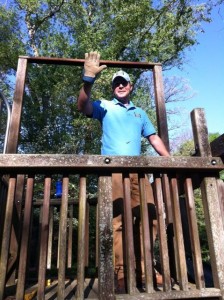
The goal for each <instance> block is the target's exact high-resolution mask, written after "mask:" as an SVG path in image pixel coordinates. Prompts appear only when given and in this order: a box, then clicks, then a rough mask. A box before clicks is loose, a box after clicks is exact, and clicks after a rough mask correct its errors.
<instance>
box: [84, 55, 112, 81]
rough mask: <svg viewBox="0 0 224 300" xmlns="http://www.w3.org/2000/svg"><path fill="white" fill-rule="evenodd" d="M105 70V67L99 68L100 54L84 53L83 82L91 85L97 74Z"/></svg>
mask: <svg viewBox="0 0 224 300" xmlns="http://www.w3.org/2000/svg"><path fill="white" fill-rule="evenodd" d="M106 68H107V66H106V65H102V66H100V53H98V52H97V51H94V52H89V53H85V62H84V76H83V80H84V81H87V82H89V83H93V82H94V81H95V79H96V76H97V74H99V73H100V72H101V71H102V70H104V69H106Z"/></svg>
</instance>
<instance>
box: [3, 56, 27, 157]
mask: <svg viewBox="0 0 224 300" xmlns="http://www.w3.org/2000/svg"><path fill="white" fill-rule="evenodd" d="M26 70H27V59H24V58H19V60H18V67H17V73H16V87H15V92H14V98H13V105H12V115H11V122H10V127H9V137H8V142H7V148H6V153H16V152H17V146H18V139H19V130H20V123H21V114H22V105H23V92H24V87H25V79H26Z"/></svg>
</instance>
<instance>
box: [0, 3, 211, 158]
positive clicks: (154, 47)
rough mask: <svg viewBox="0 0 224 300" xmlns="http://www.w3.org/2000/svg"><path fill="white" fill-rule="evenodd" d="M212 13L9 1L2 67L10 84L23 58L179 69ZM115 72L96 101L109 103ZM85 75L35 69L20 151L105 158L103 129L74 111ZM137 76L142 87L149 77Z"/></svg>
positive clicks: (165, 6)
mask: <svg viewBox="0 0 224 300" xmlns="http://www.w3.org/2000/svg"><path fill="white" fill-rule="evenodd" d="M213 5H214V3H213V2H211V1H207V2H205V3H204V4H197V5H196V4H194V2H192V1H190V0H184V1H183V0H172V1H163V2H162V1H148V0H139V1H133V0H127V1H120V0H111V1H104V0H88V1H78V0H76V1H69V0H68V1H65V0H60V1H58V0H45V1H40V0H38V1H26V0H10V1H6V2H5V5H3V4H1V6H0V12H1V14H0V16H1V19H2V20H3V21H4V22H2V24H3V25H2V27H1V31H2V32H3V33H4V36H9V37H8V40H9V42H8V43H4V41H3V40H2V43H0V45H1V55H2V57H5V58H6V59H5V62H4V63H3V62H2V61H1V64H2V65H3V66H4V68H3V69H2V70H3V74H4V78H3V77H2V78H3V80H4V83H5V82H6V79H9V78H10V77H9V75H11V74H14V73H15V71H16V57H17V56H18V54H20V55H31V56H32V55H33V56H51V57H74V58H75V57H77V58H83V57H84V53H85V52H87V51H90V50H93V49H94V50H99V51H100V52H101V54H102V58H103V59H109V60H129V61H153V62H161V63H162V64H163V67H164V68H171V67H173V66H179V67H180V66H181V65H182V63H183V62H184V50H185V49H187V48H189V47H191V46H193V45H195V44H196V42H197V34H198V33H199V32H200V30H201V27H202V23H203V22H204V21H209V14H210V11H211V8H212V6H213ZM4 24H5V25H4ZM8 32H10V35H9V34H8ZM15 50H16V51H15ZM8 53H12V55H10V58H12V59H7V57H8V56H7V55H8ZM112 71H113V70H108V71H107V72H104V73H103V74H102V76H101V77H100V78H99V79H98V84H97V86H96V87H95V89H94V91H93V97H94V98H98V97H102V95H103V96H104V97H110V93H111V87H110V78H111V73H112ZM81 72H82V70H81V68H69V67H62V66H60V67H59V66H58V67H56V66H51V67H49V66H38V65H32V66H31V67H30V68H29V70H28V75H27V81H26V89H25V98H24V100H25V101H24V108H23V119H22V127H21V138H20V148H19V149H20V151H22V152H23V151H24V152H26V153H27V152H72V153H87V152H88V151H89V150H90V149H91V153H97V152H98V151H99V130H97V128H98V127H97V125H96V124H95V123H94V124H93V125H90V123H88V122H83V119H82V117H81V116H80V115H77V111H76V108H75V102H76V95H77V93H78V90H79V89H80V85H81ZM131 73H132V76H133V81H134V82H136V86H137V85H138V84H140V81H137V79H138V78H140V76H141V74H142V73H143V70H131ZM105 82H107V84H105ZM142 91H144V89H142ZM149 113H150V112H149ZM150 114H153V113H150ZM74 115H75V117H76V118H75V119H74ZM73 119H74V121H73ZM90 130H91V131H90ZM80 137H81V140H78V138H80ZM93 137H94V143H93Z"/></svg>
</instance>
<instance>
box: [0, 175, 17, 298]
mask: <svg viewBox="0 0 224 300" xmlns="http://www.w3.org/2000/svg"><path fill="white" fill-rule="evenodd" d="M15 188H16V177H15V176H12V177H11V178H10V179H9V187H8V195H7V203H6V212H5V221H4V229H3V237H2V249H1V261H0V274H1V276H0V300H3V299H4V288H5V281H6V272H7V263H6V262H7V261H8V253H9V243H10V234H11V228H12V213H13V203H14V196H15Z"/></svg>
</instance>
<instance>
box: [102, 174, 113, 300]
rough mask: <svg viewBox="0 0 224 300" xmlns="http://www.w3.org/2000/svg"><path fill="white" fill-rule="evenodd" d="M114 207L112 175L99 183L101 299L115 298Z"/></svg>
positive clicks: (110, 299) (103, 177)
mask: <svg viewBox="0 0 224 300" xmlns="http://www.w3.org/2000/svg"><path fill="white" fill-rule="evenodd" d="M112 222H113V209H112V180H111V176H100V177H99V183H98V239H99V242H98V247H99V249H98V256H99V257H98V280H99V299H100V300H114V299H115V295H114V266H113V229H112V228H113V226H112Z"/></svg>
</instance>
